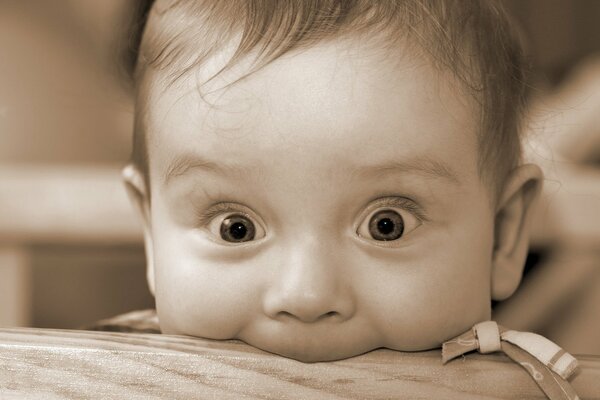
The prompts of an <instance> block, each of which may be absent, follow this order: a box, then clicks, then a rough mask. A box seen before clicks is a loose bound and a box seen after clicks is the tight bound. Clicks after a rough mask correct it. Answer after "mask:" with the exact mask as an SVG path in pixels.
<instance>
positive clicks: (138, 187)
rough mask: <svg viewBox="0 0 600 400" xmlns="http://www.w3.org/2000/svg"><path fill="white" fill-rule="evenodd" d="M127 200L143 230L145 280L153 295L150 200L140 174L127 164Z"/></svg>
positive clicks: (125, 180)
mask: <svg viewBox="0 0 600 400" xmlns="http://www.w3.org/2000/svg"><path fill="white" fill-rule="evenodd" d="M122 175H123V180H124V182H125V188H126V189H127V194H128V195H129V200H131V203H132V204H133V207H134V208H135V210H136V211H137V213H138V215H139V216H140V217H141V219H142V226H143V229H144V248H145V250H146V278H147V280H148V286H149V287H150V292H151V293H152V295H154V255H153V254H154V250H153V244H152V229H151V225H150V198H149V196H148V191H147V188H146V183H145V181H144V177H143V175H142V173H141V172H140V171H139V170H138V169H137V168H136V167H134V166H133V165H131V164H129V165H127V166H126V167H125V168H123V171H122Z"/></svg>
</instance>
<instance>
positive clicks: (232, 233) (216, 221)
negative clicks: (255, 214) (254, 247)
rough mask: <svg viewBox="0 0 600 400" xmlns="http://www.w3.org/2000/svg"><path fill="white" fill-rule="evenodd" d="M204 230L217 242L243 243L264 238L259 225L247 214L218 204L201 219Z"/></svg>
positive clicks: (226, 205)
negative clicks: (204, 223) (203, 223)
mask: <svg viewBox="0 0 600 400" xmlns="http://www.w3.org/2000/svg"><path fill="white" fill-rule="evenodd" d="M201 219H202V220H204V221H207V222H206V225H205V226H206V228H207V230H208V231H209V232H210V234H211V235H212V236H213V238H214V240H215V241H217V242H220V241H225V242H228V243H243V242H249V241H252V240H257V239H261V238H262V237H264V236H265V233H264V230H263V229H262V227H261V225H260V224H259V223H257V222H255V221H254V219H253V218H252V217H250V215H249V214H247V213H245V212H240V211H238V210H236V209H235V208H234V207H232V206H230V205H228V204H223V203H221V204H218V205H217V206H216V207H215V208H214V209H211V210H208V211H207V212H205V213H204V215H203V216H202V218H201Z"/></svg>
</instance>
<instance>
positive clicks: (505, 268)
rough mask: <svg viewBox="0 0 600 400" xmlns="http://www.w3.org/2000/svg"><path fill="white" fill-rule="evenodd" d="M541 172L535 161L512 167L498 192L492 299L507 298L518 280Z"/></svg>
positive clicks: (540, 183)
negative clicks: (500, 191) (500, 190)
mask: <svg viewBox="0 0 600 400" xmlns="http://www.w3.org/2000/svg"><path fill="white" fill-rule="evenodd" d="M542 179H543V174H542V171H541V169H540V168H539V167H538V166H537V165H534V164H525V165H521V166H519V167H517V168H515V169H514V170H513V171H512V172H511V174H510V176H509V177H508V179H507V181H506V184H505V185H504V189H503V190H502V193H500V197H499V200H500V201H499V202H498V208H497V210H496V223H495V243H494V254H493V259H492V282H491V283H492V299H494V300H504V299H506V298H508V297H510V296H511V295H512V294H513V293H514V291H515V290H517V287H518V286H519V283H520V282H521V275H522V274H523V267H524V265H525V259H526V257H527V250H528V248H529V231H530V229H531V221H532V215H533V204H534V203H535V201H536V200H537V198H538V196H539V194H540V191H541V187H542Z"/></svg>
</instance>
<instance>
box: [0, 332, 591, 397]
mask: <svg viewBox="0 0 600 400" xmlns="http://www.w3.org/2000/svg"><path fill="white" fill-rule="evenodd" d="M579 360H580V368H579V371H578V372H577V373H576V374H575V376H574V377H573V378H572V379H571V383H572V385H573V387H574V388H575V390H576V391H577V393H578V394H579V396H580V397H581V398H582V399H587V398H589V399H597V398H600V357H597V356H580V357H579ZM3 396H5V397H9V398H10V397H12V396H15V397H19V398H75V397H77V398H80V397H88V396H91V397H94V398H97V397H101V398H112V397H122V398H160V397H168V398H220V399H228V398H231V399H238V398H240V397H244V398H256V399H259V398H260V399H265V398H267V399H270V398H352V399H379V398H392V397H393V398H416V397H420V398H423V397H430V398H457V399H482V398H483V399H486V398H489V399H491V398H494V399H497V398H520V399H528V398H532V399H536V398H539V399H542V398H544V396H543V394H542V392H541V391H540V390H539V389H538V387H537V386H536V384H535V383H534V382H533V380H531V378H530V377H529V375H528V374H527V373H526V372H525V371H524V370H523V369H522V368H521V367H520V366H519V365H517V364H515V363H513V362H512V361H510V360H509V359H508V358H507V357H505V356H503V355H501V354H493V355H480V354H470V355H468V356H466V357H463V358H462V359H457V360H455V361H452V362H450V363H448V364H447V365H442V362H441V357H440V351H439V350H432V351H427V352H415V353H404V352H397V351H391V350H385V349H381V350H376V351H372V352H369V353H367V354H364V355H361V356H357V357H353V358H350V359H346V360H340V361H334V362H322V363H312V364H307V363H302V362H298V361H295V360H291V359H288V358H284V357H280V356H277V355H273V354H270V353H266V352H263V351H261V350H258V349H256V348H254V347H251V346H248V345H246V344H244V343H242V342H240V341H214V340H206V339H196V338H191V337H183V336H172V335H157V334H126V333H111V332H90V331H68V330H52V329H34V328H15V329H0V398H4V397H3Z"/></svg>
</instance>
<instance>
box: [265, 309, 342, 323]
mask: <svg viewBox="0 0 600 400" xmlns="http://www.w3.org/2000/svg"><path fill="white" fill-rule="evenodd" d="M339 315H340V313H338V312H337V311H329V312H326V313H324V314H321V315H319V316H316V318H315V316H314V315H312V316H311V315H304V314H299V313H296V314H294V313H291V312H288V311H279V312H278V313H277V317H278V318H279V319H287V318H291V319H297V320H300V321H303V322H316V321H320V320H323V319H330V318H336V317H339Z"/></svg>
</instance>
